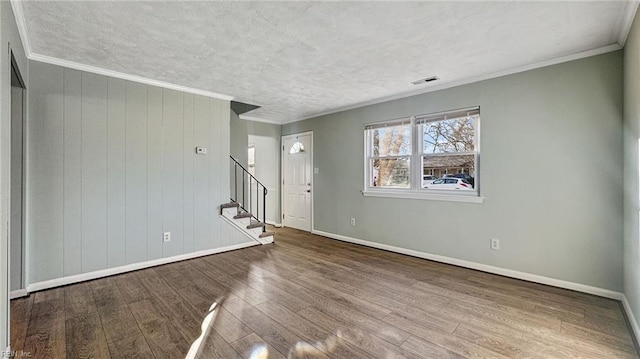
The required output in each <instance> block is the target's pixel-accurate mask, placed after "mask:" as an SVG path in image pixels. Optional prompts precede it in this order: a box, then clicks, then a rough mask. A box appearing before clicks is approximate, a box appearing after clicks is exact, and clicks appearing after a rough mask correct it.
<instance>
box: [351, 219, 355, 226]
mask: <svg viewBox="0 0 640 359" xmlns="http://www.w3.org/2000/svg"><path fill="white" fill-rule="evenodd" d="M351 225H352V226H354V227H355V226H356V219H355V218H351Z"/></svg>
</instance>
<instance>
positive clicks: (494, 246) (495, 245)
mask: <svg viewBox="0 0 640 359" xmlns="http://www.w3.org/2000/svg"><path fill="white" fill-rule="evenodd" d="M491 249H493V250H495V251H497V250H498V249H500V240H499V239H497V238H491Z"/></svg>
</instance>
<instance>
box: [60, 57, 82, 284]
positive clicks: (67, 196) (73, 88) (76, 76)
mask: <svg viewBox="0 0 640 359" xmlns="http://www.w3.org/2000/svg"><path fill="white" fill-rule="evenodd" d="M81 109H82V73H81V72H80V71H76V70H70V69H65V70H64V179H63V180H64V199H63V200H64V213H63V217H64V258H65V261H64V275H74V274H78V273H81V272H82V260H81V258H82V191H80V190H79V189H80V188H82V111H81Z"/></svg>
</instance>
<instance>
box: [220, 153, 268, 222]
mask: <svg viewBox="0 0 640 359" xmlns="http://www.w3.org/2000/svg"><path fill="white" fill-rule="evenodd" d="M229 158H230V159H231V164H232V165H233V183H234V188H235V190H234V195H233V196H232V197H231V202H237V203H239V205H240V208H242V210H244V211H245V212H247V213H251V217H252V218H253V219H255V220H256V221H258V222H262V223H265V224H266V223H267V187H265V186H264V184H262V182H260V181H258V179H257V178H255V176H253V175H252V174H251V173H250V172H249V171H248V170H247V169H246V168H244V166H242V165H241V164H240V163H239V162H238V161H237V160H236V159H235V158H233V157H232V156H229ZM238 174H239V175H240V176H241V180H242V192H241V193H240V194H238V182H239V181H238ZM246 182H249V190H248V191H247V188H246ZM253 183H255V184H256V193H255V198H253V190H252V188H251V185H252V184H253ZM261 189H262V190H261ZM260 193H262V196H260ZM246 197H249V203H248V205H247V202H246V199H247V198H246ZM260 197H262V221H260V204H261V203H260ZM241 199H242V200H241ZM254 199H255V206H256V208H253V205H254ZM254 210H255V211H254ZM265 231H266V226H262V232H265Z"/></svg>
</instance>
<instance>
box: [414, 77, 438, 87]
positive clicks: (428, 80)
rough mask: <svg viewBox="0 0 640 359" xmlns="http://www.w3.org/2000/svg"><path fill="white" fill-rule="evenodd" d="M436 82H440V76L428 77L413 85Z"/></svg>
mask: <svg viewBox="0 0 640 359" xmlns="http://www.w3.org/2000/svg"><path fill="white" fill-rule="evenodd" d="M436 80H439V79H438V76H431V77H427V78H426V79H422V80H416V81H413V82H412V84H414V85H420V84H426V83H427V82H431V81H436Z"/></svg>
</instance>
